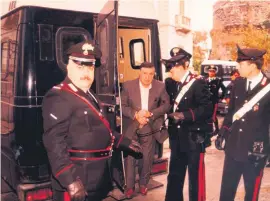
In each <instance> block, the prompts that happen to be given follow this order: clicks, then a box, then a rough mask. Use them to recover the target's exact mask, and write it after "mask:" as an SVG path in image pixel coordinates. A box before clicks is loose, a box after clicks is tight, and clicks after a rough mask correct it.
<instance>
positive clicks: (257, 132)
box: [216, 46, 270, 201]
mask: <svg viewBox="0 0 270 201" xmlns="http://www.w3.org/2000/svg"><path fill="white" fill-rule="evenodd" d="M237 49H238V52H237V62H238V63H239V65H238V66H237V69H238V71H239V73H240V76H241V77H242V78H241V77H239V78H237V79H236V80H235V83H234V87H233V88H232V91H231V100H230V103H229V110H228V114H227V115H226V116H225V119H224V122H223V126H222V128H221V129H220V132H219V133H218V137H217V140H216V148H217V149H219V150H224V149H225V161H224V167H223V175H222V183H221V192H220V201H233V200H234V198H235V194H236V191H237V187H238V184H239V181H240V178H241V176H242V175H243V178H244V185H245V191H246V194H245V201H257V200H258V197H259V191H260V185H261V180H262V176H263V170H264V166H265V164H266V160H267V157H268V155H269V151H270V149H269V148H270V144H269V124H270V80H269V78H267V77H266V76H265V75H264V74H263V73H262V71H261V69H262V66H263V63H264V59H263V55H264V54H265V53H266V51H265V50H259V49H253V48H243V49H241V48H240V47H238V46H237Z"/></svg>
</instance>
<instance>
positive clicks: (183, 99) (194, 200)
mask: <svg viewBox="0 0 270 201" xmlns="http://www.w3.org/2000/svg"><path fill="white" fill-rule="evenodd" d="M171 52H173V53H174V54H173V56H172V57H171V58H170V59H169V60H163V61H164V62H165V64H166V67H167V69H166V71H170V73H171V75H172V79H173V80H174V81H175V83H176V84H177V87H175V86H166V88H167V89H168V88H170V87H174V88H178V89H177V91H176V93H175V95H174V98H173V101H171V102H173V105H172V107H171V111H170V113H169V114H168V117H169V118H170V120H169V125H168V132H169V140H170V149H171V158H170V167H169V175H168V184H167V191H166V197H165V201H176V200H177V201H183V200H184V197H183V188H184V182H185V175H186V169H187V168H188V173H189V200H190V201H205V199H206V197H205V178H204V175H205V173H204V172H205V169H204V152H205V148H206V145H205V142H204V140H205V138H206V137H207V134H210V133H211V132H212V125H211V124H209V122H212V121H211V115H212V104H211V101H210V92H209V90H208V88H207V85H206V83H205V81H204V80H203V79H200V78H197V77H196V76H194V75H193V74H192V73H190V72H189V70H188V68H187V66H186V65H185V64H186V60H187V59H190V57H191V54H189V53H183V51H181V49H180V48H178V47H175V48H173V50H171ZM169 64H171V65H169ZM171 84H173V83H171Z"/></svg>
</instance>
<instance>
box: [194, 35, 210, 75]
mask: <svg viewBox="0 0 270 201" xmlns="http://www.w3.org/2000/svg"><path fill="white" fill-rule="evenodd" d="M206 40H207V32H200V31H195V32H193V66H194V70H196V71H200V66H201V63H202V61H203V60H204V59H205V54H206V51H207V50H206V49H205V48H204V44H205V43H206Z"/></svg>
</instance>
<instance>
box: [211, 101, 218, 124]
mask: <svg viewBox="0 0 270 201" xmlns="http://www.w3.org/2000/svg"><path fill="white" fill-rule="evenodd" d="M217 109H218V104H217V103H216V104H215V106H214V112H213V116H212V119H213V121H215V120H216V116H217Z"/></svg>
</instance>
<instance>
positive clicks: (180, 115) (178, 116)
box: [168, 112, 185, 123]
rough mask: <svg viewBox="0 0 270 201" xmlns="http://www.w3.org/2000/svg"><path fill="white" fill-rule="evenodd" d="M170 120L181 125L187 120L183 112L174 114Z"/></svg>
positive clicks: (169, 116)
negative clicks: (181, 122)
mask: <svg viewBox="0 0 270 201" xmlns="http://www.w3.org/2000/svg"><path fill="white" fill-rule="evenodd" d="M168 118H170V119H173V120H174V123H179V122H180V121H183V120H184V119H185V116H184V114H183V112H173V113H171V114H169V115H168Z"/></svg>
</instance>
